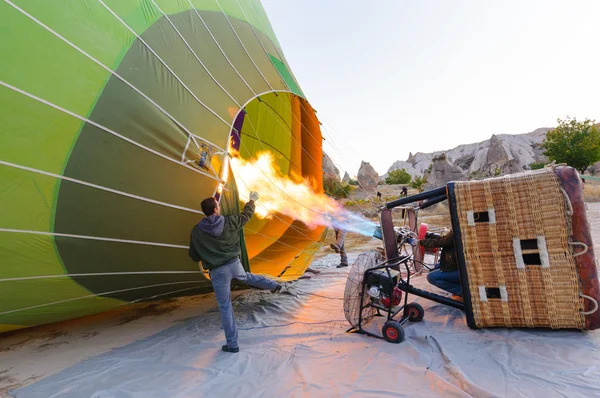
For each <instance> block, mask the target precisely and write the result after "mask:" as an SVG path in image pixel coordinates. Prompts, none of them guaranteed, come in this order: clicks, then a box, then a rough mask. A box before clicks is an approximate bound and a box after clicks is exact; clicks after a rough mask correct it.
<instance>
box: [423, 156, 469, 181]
mask: <svg viewBox="0 0 600 398" xmlns="http://www.w3.org/2000/svg"><path fill="white" fill-rule="evenodd" d="M426 177H427V183H425V187H424V188H425V190H429V189H433V188H437V187H441V186H443V185H446V184H447V183H448V182H450V181H467V180H468V178H467V174H466V173H465V172H464V171H463V169H461V168H460V167H459V166H457V165H455V164H452V163H451V162H450V161H449V160H448V157H447V156H446V155H445V154H441V155H440V156H437V157H435V158H433V164H432V167H431V172H427V173H426Z"/></svg>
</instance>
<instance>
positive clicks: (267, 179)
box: [230, 151, 374, 234]
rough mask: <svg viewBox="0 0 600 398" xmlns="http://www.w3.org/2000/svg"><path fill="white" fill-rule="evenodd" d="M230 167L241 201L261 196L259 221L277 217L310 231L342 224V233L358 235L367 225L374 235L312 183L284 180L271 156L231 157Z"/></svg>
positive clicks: (360, 217) (263, 154)
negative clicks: (251, 196) (349, 232)
mask: <svg viewBox="0 0 600 398" xmlns="http://www.w3.org/2000/svg"><path fill="white" fill-rule="evenodd" d="M230 164H231V169H232V171H233V174H234V176H235V179H236V182H237V187H238V192H239V195H240V198H241V199H242V200H247V199H248V198H249V195H250V191H256V192H258V194H259V195H260V198H259V201H258V203H257V206H256V212H255V214H256V215H257V216H258V217H260V218H269V219H270V218H272V217H273V215H274V214H275V213H280V214H285V215H287V216H290V217H292V218H294V219H296V220H299V221H302V222H303V223H304V224H306V225H307V226H308V227H309V228H316V227H317V226H330V225H334V226H338V225H339V226H341V224H344V225H343V229H346V230H354V231H356V232H360V233H364V232H363V231H364V230H365V223H366V224H367V225H366V230H367V231H369V232H367V234H368V233H372V232H373V227H374V224H373V223H372V222H371V221H369V220H366V219H364V218H363V217H362V216H358V215H355V214H353V213H351V212H349V211H348V210H346V209H345V208H344V207H343V206H342V205H341V204H340V203H338V202H337V201H335V200H334V199H332V198H330V197H328V196H327V195H325V194H321V193H317V192H315V191H314V190H313V189H312V188H311V186H312V184H311V181H309V180H304V181H303V182H295V181H293V180H291V179H290V178H289V177H287V176H284V175H283V173H282V172H281V170H280V169H279V167H278V166H277V165H276V164H275V159H274V157H273V154H272V153H271V152H268V151H265V152H260V153H258V155H257V158H256V159H252V160H244V159H242V158H241V157H239V156H234V157H233V158H232V159H231V162H230ZM357 223H360V224H362V225H361V226H358V225H356V224H357ZM357 229H358V230H357Z"/></svg>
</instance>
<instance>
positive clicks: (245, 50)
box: [215, 0, 275, 91]
mask: <svg viewBox="0 0 600 398" xmlns="http://www.w3.org/2000/svg"><path fill="white" fill-rule="evenodd" d="M215 3H217V5H218V6H219V9H220V10H221V12H222V13H223V15H224V16H225V19H226V20H227V23H228V24H229V26H230V27H231V30H232V31H233V34H235V37H237V39H238V41H239V42H240V45H241V46H242V48H243V49H244V52H245V53H246V55H247V56H248V58H250V62H252V65H254V67H255V68H256V70H257V71H258V73H260V76H261V77H262V78H263V80H264V81H265V83H267V86H269V89H270V90H271V91H274V90H275V89H274V88H273V86H271V83H269V81H268V80H267V78H266V77H265V75H263V73H262V71H261V70H260V69H259V68H258V66H257V65H256V63H255V62H254V59H252V56H251V55H250V53H249V52H248V50H247V49H246V46H245V45H244V43H243V42H242V39H240V36H239V35H238V34H237V32H236V30H235V28H234V27H233V24H232V23H231V21H230V20H229V16H228V15H227V14H226V13H225V10H223V7H221V4H220V3H219V0H215ZM248 23H250V22H248Z"/></svg>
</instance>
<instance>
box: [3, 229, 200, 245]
mask: <svg viewBox="0 0 600 398" xmlns="http://www.w3.org/2000/svg"><path fill="white" fill-rule="evenodd" d="M0 232H9V233H18V234H32V235H45V236H58V237H61V238H76V239H87V240H98V241H106V242H119V243H132V244H136V245H147V246H160V247H172V248H175V249H189V246H183V245H174V244H171V243H160V242H147V241H141V240H129V239H117V238H106V237H102V236H89V235H75V234H63V233H60V232H45V231H33V230H27V229H12V228H0Z"/></svg>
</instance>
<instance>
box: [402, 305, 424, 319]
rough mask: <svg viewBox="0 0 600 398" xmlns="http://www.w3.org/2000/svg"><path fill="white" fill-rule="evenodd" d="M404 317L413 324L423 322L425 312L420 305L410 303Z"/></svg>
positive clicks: (405, 309)
mask: <svg viewBox="0 0 600 398" xmlns="http://www.w3.org/2000/svg"><path fill="white" fill-rule="evenodd" d="M404 316H405V317H408V320H409V321H411V322H421V321H422V320H423V318H424V317H425V310H424V309H423V307H422V306H421V304H419V303H408V304H406V307H404Z"/></svg>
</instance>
